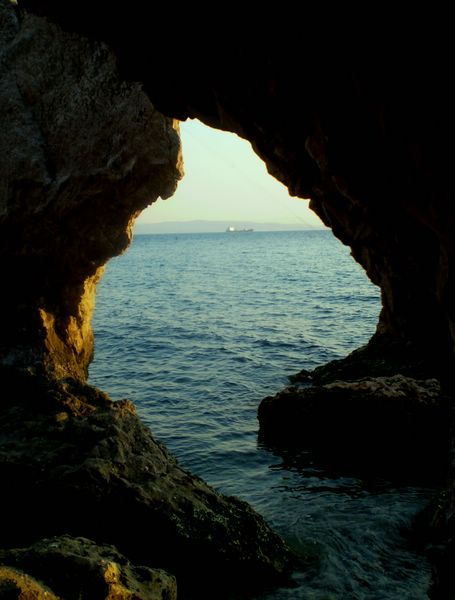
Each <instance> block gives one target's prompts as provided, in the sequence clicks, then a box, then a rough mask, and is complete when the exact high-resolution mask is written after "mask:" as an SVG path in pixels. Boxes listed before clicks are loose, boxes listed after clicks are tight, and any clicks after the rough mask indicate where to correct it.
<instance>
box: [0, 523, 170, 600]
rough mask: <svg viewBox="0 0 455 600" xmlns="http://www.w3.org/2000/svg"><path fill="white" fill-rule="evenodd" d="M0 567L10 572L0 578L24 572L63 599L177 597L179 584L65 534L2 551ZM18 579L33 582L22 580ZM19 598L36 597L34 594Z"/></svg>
mask: <svg viewBox="0 0 455 600" xmlns="http://www.w3.org/2000/svg"><path fill="white" fill-rule="evenodd" d="M0 563H4V564H7V565H12V566H13V567H14V569H11V567H10V566H8V567H0V578H1V577H2V574H3V573H9V572H13V573H15V572H18V571H16V569H22V570H23V571H26V572H27V573H29V574H32V575H33V576H34V577H36V579H39V580H41V581H43V582H45V583H46V584H47V585H49V587H50V588H52V589H53V590H54V591H55V592H56V593H57V594H58V597H60V598H64V599H65V600H79V599H80V598H91V599H93V600H176V598H177V585H176V581H175V577H173V576H172V575H169V574H168V573H166V572H165V571H162V570H159V569H151V568H149V567H143V566H142V567H137V566H134V565H132V564H131V563H130V562H129V561H128V560H127V559H126V558H125V557H124V556H122V555H121V554H120V553H119V552H118V551H117V550H116V549H115V548H114V547H113V546H107V545H97V544H95V543H94V542H92V541H91V540H88V539H86V538H81V537H78V538H73V537H70V536H68V535H64V536H60V537H54V538H50V539H44V540H40V541H39V542H36V543H35V544H33V546H31V547H29V548H20V549H12V550H0ZM20 577H21V578H22V577H23V578H26V579H27V580H30V579H31V578H30V577H29V576H25V575H21V576H20ZM18 579H19V576H18ZM0 581H1V579H0ZM0 585H1V584H0ZM0 590H1V587H0ZM1 597H2V596H1V593H0V598H1ZM23 597H24V598H34V596H32V595H30V596H23ZM37 598H43V599H44V598H48V599H49V600H52V598H55V596H54V595H53V594H49V593H48V595H47V596H45V595H42V596H37Z"/></svg>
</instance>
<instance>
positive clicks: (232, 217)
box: [137, 120, 323, 228]
mask: <svg viewBox="0 0 455 600" xmlns="http://www.w3.org/2000/svg"><path fill="white" fill-rule="evenodd" d="M180 133H181V138H182V148H183V159H184V165H185V176H184V178H183V179H182V180H181V181H180V183H179V185H178V188H177V191H176V193H175V194H174V196H172V197H171V198H169V199H167V200H161V198H160V199H159V200H157V201H156V202H155V203H154V204H153V205H152V206H150V207H148V208H147V209H145V210H144V211H143V212H142V214H141V215H140V217H139V218H138V221H137V223H160V222H163V221H192V220H199V219H202V220H209V221H225V222H226V223H229V221H243V220H244V221H257V222H267V223H295V224H296V225H299V227H311V228H321V227H323V224H322V222H321V221H320V220H319V218H318V217H317V216H316V215H315V214H314V213H313V212H312V211H311V210H310V209H309V208H308V200H302V199H298V198H291V197H290V196H289V193H288V191H287V188H286V187H285V186H284V185H283V184H282V183H280V182H278V181H277V180H276V179H274V178H273V177H272V176H271V175H269V174H268V173H267V170H266V168H265V164H264V163H263V161H262V160H261V159H260V158H259V157H258V156H257V155H256V154H255V153H254V152H253V150H252V148H251V145H250V143H249V142H247V141H246V140H243V139H242V138H240V137H238V136H237V135H235V134H233V133H229V132H225V131H219V130H217V129H212V128H210V127H207V126H206V125H203V124H202V123H201V122H200V121H197V120H188V121H185V122H182V123H181V124H180Z"/></svg>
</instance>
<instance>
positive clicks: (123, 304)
mask: <svg viewBox="0 0 455 600" xmlns="http://www.w3.org/2000/svg"><path fill="white" fill-rule="evenodd" d="M379 308H380V301H379V292H378V289H377V288H375V287H374V286H373V285H372V284H371V283H370V282H369V281H368V280H367V278H366V276H365V274H364V273H363V271H362V270H361V269H360V267H359V266H358V265H356V264H355V263H354V261H353V260H352V259H351V258H350V256H349V251H348V249H347V248H345V247H343V246H341V244H340V243H339V242H338V241H337V240H335V238H333V236H332V235H331V233H330V232H327V231H311V232H305V231H299V232H275V233H257V232H255V233H249V234H248V235H242V234H235V235H232V234H225V233H221V234H200V235H199V234H186V235H185V234H180V235H155V236H137V237H136V238H135V240H134V243H133V245H132V248H131V249H130V251H129V252H128V253H127V254H125V255H124V256H122V257H120V258H116V259H114V260H112V261H111V262H110V263H109V265H108V268H107V272H106V275H105V276H104V278H103V280H102V281H101V284H100V288H99V293H98V298H97V309H96V313H95V318H94V330H95V336H96V356H95V362H94V363H93V365H92V367H91V383H92V384H94V385H97V386H99V387H101V388H102V389H104V390H106V391H107V392H109V393H110V394H111V395H112V397H114V398H124V397H129V398H131V399H132V400H134V402H135V404H136V405H137V408H138V411H139V413H140V414H141V416H142V417H143V419H144V420H145V421H146V422H147V423H148V424H149V425H150V427H151V429H152V431H153V432H154V434H155V435H156V436H157V437H158V438H159V439H161V440H162V441H164V442H165V443H166V445H167V446H168V447H169V449H170V450H171V451H172V452H174V453H175V454H176V455H177V457H178V458H179V460H180V462H181V463H182V465H183V466H185V467H186V468H188V469H190V470H191V471H193V472H194V473H196V474H198V475H200V476H201V477H203V478H204V479H206V480H207V481H208V482H209V483H210V484H212V485H214V486H215V487H217V488H218V489H220V490H221V491H223V492H225V493H228V494H233V495H237V496H239V497H241V498H243V499H245V500H247V501H249V502H250V503H251V504H253V505H254V506H255V508H256V509H257V510H259V511H260V512H261V513H262V514H263V515H264V516H265V517H266V518H267V519H268V521H269V522H270V523H271V524H272V525H273V526H274V527H275V528H276V529H277V530H278V531H279V532H280V533H281V534H282V535H283V536H284V537H285V538H286V539H287V540H288V541H289V543H290V544H291V545H293V547H294V548H297V549H300V551H302V552H304V553H305V554H308V553H310V554H313V555H314V557H315V568H314V569H313V570H311V572H307V573H305V574H304V573H301V574H296V579H297V580H298V583H299V586H300V587H299V588H298V589H297V590H296V589H292V590H278V591H274V592H273V593H272V594H271V595H269V596H267V598H268V600H272V599H273V600H277V599H281V598H283V599H285V598H286V599H291V598H305V599H311V600H328V599H336V600H341V599H346V598H349V599H359V600H360V599H365V600H367V599H368V600H369V599H371V600H377V599H378V598H380V599H381V600H407V599H408V600H411V599H412V600H421V599H424V598H426V597H427V596H426V589H427V587H428V582H429V577H430V570H429V566H428V564H427V563H426V561H425V560H424V559H423V558H422V557H421V556H419V555H417V554H416V553H415V552H414V551H413V550H412V549H411V548H409V547H407V545H406V541H405V538H403V537H402V536H401V534H400V531H401V530H402V529H403V528H406V527H407V526H408V525H409V524H410V521H411V519H412V517H413V515H414V514H415V513H416V511H417V510H418V509H419V508H421V507H423V506H424V505H425V503H426V502H427V501H428V499H429V497H430V496H431V490H426V489H417V488H411V487H406V488H396V487H394V486H393V485H392V484H390V483H389V482H377V481H363V480H361V479H355V478H346V477H341V476H339V475H335V474H329V473H326V472H323V471H321V470H320V469H318V468H317V466H315V465H313V464H311V461H309V460H307V459H306V458H305V457H303V459H301V460H298V461H297V460H295V459H294V458H293V457H289V456H286V455H285V454H283V453H281V455H279V454H278V453H277V454H274V453H273V452H272V451H271V450H269V449H267V448H264V447H262V446H261V445H260V444H258V441H257V429H258V425H257V420H256V410H257V406H258V404H259V402H260V400H261V399H262V398H263V397H265V396H267V395H269V394H273V393H275V392H277V391H279V390H280V389H281V388H283V387H284V386H285V385H287V384H288V380H287V376H288V375H290V374H292V373H295V372H297V371H299V370H300V369H302V368H306V369H311V368H314V367H315V366H317V365H319V364H322V363H325V362H327V361H329V360H332V359H334V358H339V357H342V356H344V355H346V354H347V353H348V352H349V351H351V350H353V349H355V348H357V347H359V346H360V345H362V344H363V343H365V342H366V341H367V340H368V339H369V337H370V336H371V335H372V334H373V332H374V329H375V326H376V322H377V315H378V312H379Z"/></svg>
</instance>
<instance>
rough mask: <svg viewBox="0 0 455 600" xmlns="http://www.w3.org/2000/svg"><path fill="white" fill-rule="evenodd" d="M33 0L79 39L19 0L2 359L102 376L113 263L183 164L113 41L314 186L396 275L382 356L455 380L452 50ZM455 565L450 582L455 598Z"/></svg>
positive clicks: (179, 94) (174, 96)
mask: <svg viewBox="0 0 455 600" xmlns="http://www.w3.org/2000/svg"><path fill="white" fill-rule="evenodd" d="M20 5H21V6H22V7H25V8H27V9H29V10H30V11H32V12H36V13H41V14H44V15H47V16H48V17H49V18H50V19H51V20H55V21H56V22H59V23H60V24H61V25H62V26H63V27H64V29H66V30H67V31H70V32H74V35H73V34H70V35H65V36H64V37H62V36H63V34H62V33H61V31H60V30H59V29H57V28H55V27H54V26H52V25H51V26H48V25H45V24H44V22H43V21H39V20H37V19H36V18H34V17H32V16H24V17H23V22H22V25H20V22H19V21H20V19H19V17H18V13H17V12H16V11H15V9H13V8H12V5H11V4H10V3H9V2H7V0H2V1H1V2H0V11H1V13H0V23H2V32H1V34H0V35H1V42H2V54H1V60H0V69H1V73H0V74H1V84H0V109H1V112H0V114H1V115H3V116H4V117H6V119H5V121H6V123H7V125H5V127H4V128H3V129H2V138H1V140H2V141H1V143H2V144H3V147H2V157H3V160H2V161H1V166H0V169H1V170H0V180H1V186H2V187H1V188H0V253H1V257H2V262H1V264H2V267H1V268H2V277H3V281H5V282H6V283H7V285H8V293H7V294H3V295H2V298H1V301H0V302H1V304H0V308H1V313H0V314H1V319H2V322H1V325H2V341H1V348H0V359H1V363H2V364H3V365H6V366H13V367H20V368H25V369H28V370H30V369H31V370H33V371H35V372H38V371H40V370H43V369H44V371H46V372H47V373H48V374H51V375H52V376H53V377H62V376H68V375H70V376H72V377H74V378H76V379H79V380H83V379H84V377H85V375H86V367H87V364H88V361H89V359H90V356H91V352H92V339H91V330H90V325H89V317H90V313H91V309H92V302H93V293H94V285H95V283H96V280H97V278H98V277H99V275H100V269H102V265H103V264H104V263H105V262H106V260H108V258H109V257H111V256H113V255H115V254H117V253H119V252H121V251H122V250H123V249H124V248H125V247H126V245H127V243H128V240H129V230H130V225H131V219H132V218H134V216H135V215H136V214H137V212H138V211H139V210H140V209H141V208H142V207H144V206H145V205H146V204H147V203H149V202H150V201H152V200H154V199H156V197H157V196H159V195H161V196H167V195H169V194H171V193H172V191H173V189H174V187H175V182H176V180H177V179H178V178H179V176H180V167H179V160H178V139H177V136H176V134H175V131H174V129H173V126H172V122H171V121H170V120H169V119H167V118H165V117H163V116H162V115H160V114H158V113H156V111H155V110H154V109H153V107H152V105H151V104H150V102H149V100H148V99H147V98H146V96H145V95H144V94H143V93H142V92H141V90H140V88H139V87H138V85H136V84H125V83H122V80H121V79H120V78H119V77H118V75H117V72H116V69H115V67H114V59H113V57H112V55H111V54H110V53H109V52H108V51H107V50H106V47H105V46H103V45H101V44H99V41H103V42H106V43H107V44H108V45H110V47H111V48H112V49H113V50H114V53H115V55H116V60H117V66H118V68H119V69H120V73H121V75H122V77H124V78H126V79H128V80H130V81H141V82H142V83H143V85H144V89H145V91H146V92H147V95H148V97H149V98H150V99H151V101H152V102H153V104H154V106H156V107H157V108H158V110H160V111H162V113H164V114H166V115H168V117H170V118H172V117H174V118H181V119H185V118H188V117H190V118H193V117H197V118H200V119H201V120H202V121H204V122H205V123H207V124H209V125H211V126H214V127H218V128H221V129H226V130H230V131H234V132H236V133H238V134H239V135H241V136H242V137H244V138H246V139H248V140H250V142H251V143H252V146H253V149H254V150H255V151H256V152H257V153H258V154H259V155H260V156H261V157H262V158H263V159H264V161H265V162H266V164H267V168H268V170H269V172H270V173H271V174H272V175H273V176H275V177H276V178H278V179H279V180H280V181H282V182H283V183H284V184H285V185H286V186H287V187H288V189H289V191H290V193H291V194H293V195H297V196H300V197H308V198H310V199H311V200H310V205H311V207H312V208H313V209H314V210H315V211H316V212H317V213H318V214H319V215H320V217H321V218H322V220H323V221H324V222H325V223H326V224H327V225H328V226H330V227H331V228H332V230H333V232H334V233H335V235H336V236H337V237H339V238H340V239H341V240H342V241H343V242H344V243H346V244H348V245H349V246H350V247H351V249H352V253H353V256H354V258H355V259H356V260H357V261H358V262H359V263H360V264H362V265H363V267H364V268H365V269H366V271H367V273H368V275H369V277H370V278H371V280H372V281H373V282H374V283H376V284H377V285H379V286H380V287H381V291H382V299H383V309H382V313H381V316H380V320H379V324H378V329H377V334H376V339H375V342H374V344H375V348H376V350H375V351H377V348H381V349H383V350H384V353H385V355H386V356H387V352H388V350H387V347H388V344H389V345H390V346H391V347H393V352H394V354H395V356H396V355H400V354H401V355H403V356H405V357H406V358H405V359H404V363H406V372H407V373H412V372H413V367H414V371H416V370H417V371H419V370H420V369H422V372H425V376H426V377H427V376H431V375H436V376H439V377H441V378H443V379H444V382H445V383H446V384H448V385H449V386H450V387H452V388H453V377H452V373H453V366H454V364H453V362H454V353H453V349H454V339H455V315H454V311H455V297H454V296H455V282H454V268H453V265H454V239H455V237H454V233H455V232H454V229H455V226H454V221H455V219H454V210H455V209H454V203H453V184H452V170H453V138H454V135H453V134H454V123H453V114H454V112H453V105H454V102H453V100H454V97H453V92H452V90H451V80H450V77H448V76H447V73H450V72H451V66H450V65H449V64H447V63H448V60H450V57H451V54H450V53H447V52H446V49H445V48H443V47H442V45H438V43H436V45H433V49H432V52H431V53H430V52H429V51H428V48H427V47H426V45H425V44H424V43H422V40H421V39H418V37H417V36H416V37H415V39H408V40H403V43H402V47H400V48H398V47H393V44H392V47H390V44H391V40H390V39H388V38H387V36H386V35H383V34H381V39H373V40H368V39H366V38H367V37H368V33H369V32H367V35H366V36H365V38H364V39H358V40H357V39H355V40H353V41H352V40H351V46H355V44H356V43H357V47H356V48H355V52H351V51H350V50H349V49H347V48H346V39H337V40H330V48H331V49H333V48H334V49H333V50H329V49H328V47H327V35H328V34H327V31H325V30H324V28H323V27H321V28H320V30H318V31H316V32H315V33H313V34H312V33H311V32H312V31H314V30H315V26H316V29H317V24H315V22H314V21H312V20H311V19H308V18H306V19H302V18H299V20H298V24H297V26H293V24H292V22H291V21H292V19H293V17H292V15H291V16H290V17H289V19H287V20H285V22H284V23H278V22H277V23H276V24H275V27H274V29H273V35H270V32H264V31H263V30H260V31H258V28H255V29H254V30H253V29H251V27H250V25H249V24H245V26H244V27H242V25H239V19H238V18H237V19H236V20H235V27H234V28H233V29H231V30H230V31H229V32H228V33H227V34H225V33H223V32H221V31H215V32H211V31H210V30H209V29H208V28H207V26H206V25H205V24H204V27H203V28H202V29H197V28H196V29H195V28H192V27H187V29H186V30H185V31H177V30H176V23H177V21H178V19H179V18H180V15H179V14H178V13H177V12H176V9H175V7H173V8H172V13H171V14H169V18H168V19H166V18H165V16H162V15H160V17H159V18H154V19H153V20H150V18H149V13H148V8H149V7H148V5H147V4H146V3H141V2H138V1H136V2H130V3H128V6H127V7H126V6H125V5H124V3H122V4H120V3H109V5H107V4H106V6H108V10H103V11H101V12H99V13H97V11H96V8H94V7H93V6H91V7H90V9H87V8H86V7H85V5H84V4H83V3H80V2H77V1H76V0H68V1H67V2H65V3H63V2H61V1H60V0H47V1H46V0H44V1H43V0H21V1H20ZM100 5H102V3H100V4H99V5H98V6H100ZM224 17H226V18H228V17H227V16H226V15H223V18H224ZM182 19H183V20H184V16H182ZM185 26H186V24H185ZM280 27H283V34H282V35H281V34H280ZM341 29H342V27H341ZM253 31H254V34H253V33H252V32H253ZM77 33H84V34H87V35H88V36H89V38H90V40H91V41H90V42H89V41H87V40H84V39H81V38H80V37H79V36H78V35H77ZM343 34H344V36H345V38H348V36H349V32H347V31H343ZM62 42H63V43H62ZM336 43H338V46H337V47H336V48H335V44H336ZM376 44H377V46H376V47H375V45H376ZM385 44H387V45H388V55H389V57H391V58H389V57H388V56H386V54H385V52H384V50H383V49H384V47H385ZM61 45H62V47H60V46H61ZM170 46H171V47H172V50H170ZM445 56H447V57H448V59H445V58H444V57H445ZM81 124H83V126H82V127H81ZM414 357H417V359H416V361H415V362H414ZM368 360H369V359H368V357H367V359H366V360H365V364H367V363H368ZM385 361H387V358H386V359H385ZM370 362H371V361H370ZM412 362H414V364H413V365H412V364H410V363H412ZM347 366H348V368H350V366H349V365H347ZM381 368H382V367H381ZM381 373H382V374H387V375H393V374H394V371H393V370H392V371H391V370H390V369H389V368H387V366H386V367H384V368H383V371H381ZM35 395H36V394H35ZM117 410H120V409H117ZM80 416H81V415H79V417H80ZM107 421H109V422H110V420H109V419H108V420H107ZM106 427H107V428H108V424H107V422H106ZM20 431H21V430H20ZM52 456H53V454H52V452H51V457H52ZM128 460H129V459H128ZM25 463H26V464H28V465H30V464H32V466H33V461H32V463H30V460H29V459H27V460H25ZM35 466H36V465H35ZM15 468H16V467H15ZM27 468H32V467H30V466H29V467H27ZM101 474H103V471H101ZM452 481H454V478H453V476H452ZM57 487H58V486H57ZM127 487H128V486H127ZM43 489H46V486H43ZM58 489H60V488H58ZM59 493H63V492H62V490H61V489H60V492H59ZM454 497H455V493H454V487H453V485H452V486H451V487H450V486H449V488H448V490H447V492H446V496H445V501H444V502H443V503H442V504H441V507H442V508H441V509H440V512H439V513H438V514H437V515H436V517H435V521H437V524H438V527H440V529H441V531H442V533H441V534H440V536H439V539H442V540H443V542H444V543H448V544H451V546H450V547H449V552H448V553H446V555H445V556H446V557H448V558H447V564H448V565H449V566H450V565H451V564H453V556H454V555H455V553H454V551H453V542H451V540H453V533H452V532H453V528H454V524H453V519H451V518H450V515H451V514H452V513H453V511H452V507H453V504H454V503H453V498H454ZM91 498H92V500H93V490H92V491H91ZM11 502H13V501H12V500H11ZM87 502H88V500H87ZM451 511H452V512H451ZM56 533H57V532H56ZM76 533H79V532H76ZM120 539H122V536H120ZM450 572H451V570H450V568H447V569H445V570H444V569H442V570H441V569H440V572H439V579H438V576H437V577H436V578H435V581H436V582H438V581H439V580H442V579H444V583H443V584H441V585H442V587H441V585H440V586H439V588H440V589H449V588H450V589H451V590H452V592H453V583H452V581H451V579H450ZM444 586H445V587H444ZM435 589H436V588H435ZM437 593H438V592H437V591H436V592H434V597H438V596H437ZM441 594H444V591H442V592H441ZM440 597H444V596H443V595H441V596H440ZM445 597H447V594H446V596H445Z"/></svg>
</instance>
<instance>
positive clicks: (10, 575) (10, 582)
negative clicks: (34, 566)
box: [0, 559, 59, 600]
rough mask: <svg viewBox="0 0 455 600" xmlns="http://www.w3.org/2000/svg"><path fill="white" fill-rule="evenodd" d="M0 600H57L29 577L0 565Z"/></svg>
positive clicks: (48, 590)
mask: <svg viewBox="0 0 455 600" xmlns="http://www.w3.org/2000/svg"><path fill="white" fill-rule="evenodd" d="M0 560H1V559H0ZM0 598H4V599H5V600H6V599H7V600H59V598H58V597H57V596H55V594H53V593H52V592H51V590H50V589H48V588H46V587H45V586H43V585H42V584H41V583H40V582H39V581H36V580H35V579H34V578H33V577H30V575H27V574H26V573H23V572H22V571H19V570H17V569H13V568H11V567H5V566H1V565H0Z"/></svg>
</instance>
